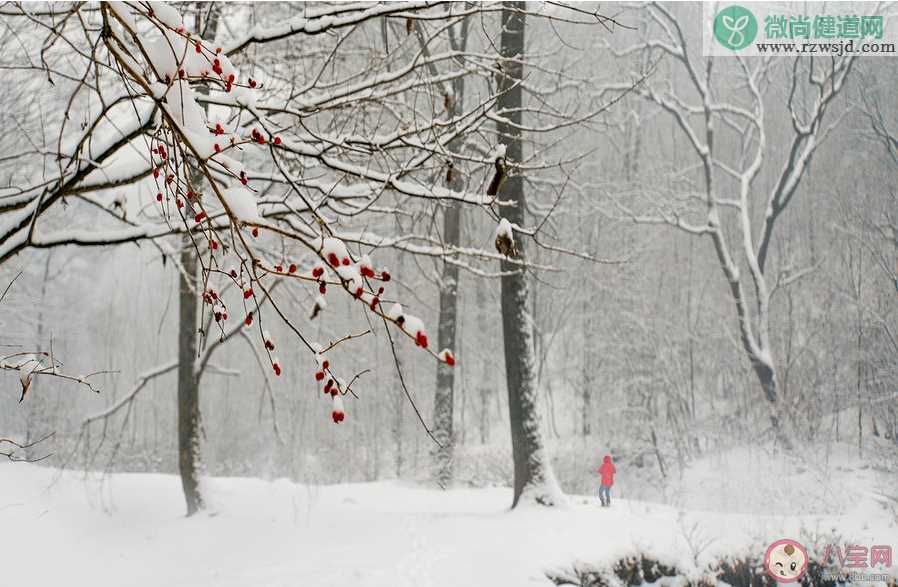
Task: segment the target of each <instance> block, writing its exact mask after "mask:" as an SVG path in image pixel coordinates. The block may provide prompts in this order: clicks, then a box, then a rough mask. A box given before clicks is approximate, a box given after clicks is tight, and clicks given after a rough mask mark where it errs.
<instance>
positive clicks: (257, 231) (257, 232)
mask: <svg viewBox="0 0 898 587" xmlns="http://www.w3.org/2000/svg"><path fill="white" fill-rule="evenodd" d="M252 234H253V238H258V237H259V229H258V228H257V227H255V226H254V227H253V232H252Z"/></svg>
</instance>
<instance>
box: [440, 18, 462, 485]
mask: <svg viewBox="0 0 898 587" xmlns="http://www.w3.org/2000/svg"><path fill="white" fill-rule="evenodd" d="M451 39H454V37H451ZM459 42H460V47H461V48H462V49H464V47H465V46H466V44H467V23H466V22H465V23H463V24H462V27H461V39H460V41H459ZM454 44H455V43H453V45H454ZM464 95H465V86H464V78H463V77H462V78H459V79H457V80H456V81H455V83H453V84H452V96H447V97H446V110H447V112H446V115H447V117H448V118H449V119H450V120H451V119H453V118H454V117H455V115H456V113H457V112H458V111H459V110H460V109H461V108H460V107H461V106H462V103H463V102H464ZM449 147H450V150H451V149H454V148H455V147H457V145H456V144H455V141H453V143H451V144H450V145H449ZM446 184H447V186H448V187H449V188H450V189H452V190H454V191H457V192H460V191H463V190H464V188H465V182H464V180H463V179H462V174H461V172H460V170H459V169H455V168H453V167H450V168H449V169H448V171H447V177H446ZM460 233H461V206H460V205H459V204H458V203H457V202H452V201H449V202H448V204H447V205H446V207H445V208H443V235H442V238H443V242H444V243H445V245H446V246H449V247H452V246H458V245H459V243H460V240H461V239H460ZM457 322H458V265H455V264H452V263H445V262H444V263H443V272H442V277H441V283H440V322H439V327H438V330H437V341H438V347H439V349H440V350H442V349H452V350H453V352H454V351H455V350H456V349H455V346H456V345H455V331H456V324H457ZM454 394H455V369H454V368H453V367H450V366H449V365H446V364H445V363H438V364H437V387H436V393H435V395H434V401H433V434H434V438H436V439H437V441H438V442H439V446H437V448H436V450H435V451H434V470H433V477H434V481H436V483H437V485H439V486H440V487H443V488H446V487H448V486H449V484H451V483H452V464H453V452H454V449H455V435H454V431H453V429H452V426H453V417H454V412H455V397H454Z"/></svg>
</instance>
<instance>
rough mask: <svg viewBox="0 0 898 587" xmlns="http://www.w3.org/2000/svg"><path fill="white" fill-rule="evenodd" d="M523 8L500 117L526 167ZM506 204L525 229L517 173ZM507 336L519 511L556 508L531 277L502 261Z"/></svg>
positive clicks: (509, 23) (519, 6) (511, 41)
mask: <svg viewBox="0 0 898 587" xmlns="http://www.w3.org/2000/svg"><path fill="white" fill-rule="evenodd" d="M524 7H525V4H524V3H523V2H505V3H503V9H502V40H501V52H502V57H503V61H502V70H503V73H504V75H502V76H501V77H500V83H499V90H500V92H502V94H501V97H500V98H499V113H500V115H501V116H502V117H503V119H504V120H507V122H505V121H503V122H500V123H499V124H498V125H497V127H498V131H499V137H500V138H499V140H500V141H502V142H503V143H504V144H505V146H506V157H507V159H508V161H509V162H511V163H518V162H520V161H521V160H522V159H523V157H522V152H523V145H522V141H521V131H520V130H519V128H518V127H519V126H520V124H521V103H522V102H521V87H520V85H519V83H520V81H521V80H522V79H523V66H522V64H521V61H520V56H521V55H522V54H523V52H524V24H525V22H524V13H523V10H524ZM499 199H500V200H503V201H511V202H514V203H513V204H511V205H510V206H505V207H503V208H502V215H503V216H504V217H505V218H506V219H507V220H508V221H509V222H510V223H511V224H512V225H520V226H523V225H524V224H525V222H524V211H525V210H526V201H525V197H524V182H523V178H522V177H521V176H520V175H518V174H516V173H512V174H511V175H510V176H509V177H508V179H506V180H505V182H504V184H503V186H502V190H501V193H500V197H499ZM515 248H516V251H515V252H514V253H513V254H514V255H515V257H516V259H518V260H521V261H522V260H524V258H525V256H524V243H523V241H522V239H520V238H516V239H515ZM502 271H503V277H502V297H501V299H502V332H503V337H504V341H505V377H506V383H507V385H508V412H509V417H510V421H511V446H512V454H513V457H514V498H513V500H512V507H515V506H516V505H517V504H518V503H519V501H520V500H521V498H522V497H524V498H525V499H528V500H529V499H532V500H534V501H536V502H537V503H541V504H545V505H552V504H554V503H556V502H557V501H558V500H559V499H560V498H561V492H560V491H559V490H558V486H557V483H556V482H555V477H554V475H553V474H552V469H551V465H550V463H549V459H548V455H547V454H546V451H545V449H544V446H543V438H542V430H541V427H542V421H541V420H542V418H541V416H540V410H539V398H538V396H539V393H538V389H537V386H536V365H535V363H534V359H535V356H534V348H533V325H532V320H531V317H530V315H529V312H528V308H529V307H530V304H529V299H530V292H529V287H528V283H527V282H528V279H527V275H526V272H525V271H523V270H521V269H520V266H519V265H517V264H513V263H511V262H509V261H508V260H504V261H502Z"/></svg>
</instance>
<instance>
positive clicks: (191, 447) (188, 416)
mask: <svg viewBox="0 0 898 587" xmlns="http://www.w3.org/2000/svg"><path fill="white" fill-rule="evenodd" d="M181 266H182V267H181V269H182V271H181V272H180V273H179V275H180V279H179V280H178V283H179V293H178V300H179V312H178V314H179V315H178V318H179V322H178V468H179V469H180V472H181V486H182V487H183V488H184V499H185V500H186V502H187V515H188V516H192V515H193V514H195V513H196V512H197V511H199V510H201V509H203V507H204V500H203V495H202V492H201V490H200V474H201V472H202V462H201V459H200V455H201V454H202V453H201V440H202V429H201V422H200V388H199V380H198V378H197V375H196V371H195V367H194V364H195V361H196V356H197V324H198V323H197V304H198V298H197V292H196V289H195V286H196V273H197V257H196V252H195V251H194V249H193V243H192V242H190V240H189V238H186V239H185V242H184V243H183V248H182V249H181Z"/></svg>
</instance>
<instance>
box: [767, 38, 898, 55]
mask: <svg viewBox="0 0 898 587" xmlns="http://www.w3.org/2000/svg"><path fill="white" fill-rule="evenodd" d="M755 47H756V48H757V50H758V53H762V54H770V55H776V54H785V55H790V54H792V55H795V54H802V55H804V54H815V53H816V54H821V55H863V54H881V53H895V43H855V42H854V41H834V42H830V43H755Z"/></svg>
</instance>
